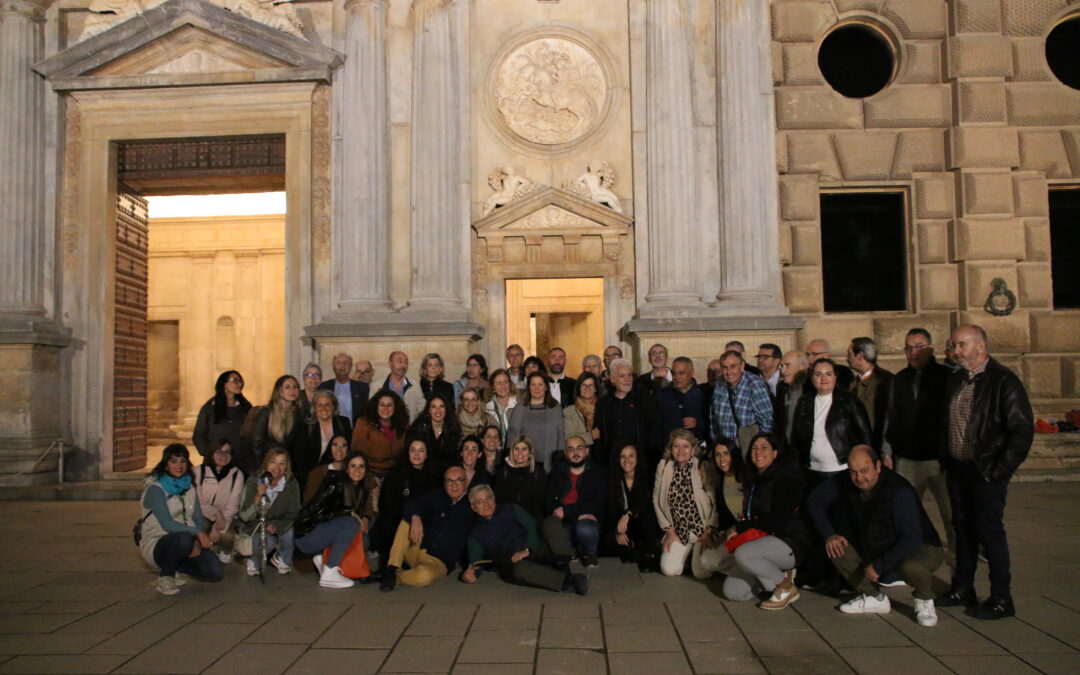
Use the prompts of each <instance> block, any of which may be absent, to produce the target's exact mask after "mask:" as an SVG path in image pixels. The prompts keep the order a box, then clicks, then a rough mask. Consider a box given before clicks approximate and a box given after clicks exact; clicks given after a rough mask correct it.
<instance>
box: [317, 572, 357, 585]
mask: <svg viewBox="0 0 1080 675" xmlns="http://www.w3.org/2000/svg"><path fill="white" fill-rule="evenodd" d="M355 583H356V582H355V581H353V580H352V579H350V578H348V577H347V576H345V575H343V574H342V573H341V568H340V567H324V568H323V570H322V572H321V573H320V574H319V585H320V586H322V587H324V588H350V587H352V586H353V585H354V584H355Z"/></svg>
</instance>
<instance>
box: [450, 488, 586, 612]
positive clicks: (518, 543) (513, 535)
mask: <svg viewBox="0 0 1080 675" xmlns="http://www.w3.org/2000/svg"><path fill="white" fill-rule="evenodd" d="M469 505H470V506H471V507H472V510H473V512H474V513H476V516H477V518H476V523H475V524H474V525H473V528H472V533H471V534H470V535H469V542H468V547H469V566H468V567H466V568H465V571H464V572H462V573H461V577H460V578H461V580H462V581H464V582H465V583H468V584H474V583H476V581H477V579H478V578H479V576H480V564H481V563H491V564H493V565H494V566H495V568H496V569H497V570H498V572H499V573H500V575H502V576H504V577H507V578H508V580H509V581H511V582H514V583H518V584H523V585H525V586H536V587H538V588H546V589H548V590H552V591H556V592H559V591H561V592H564V593H566V592H569V591H574V592H575V593H577V594H578V595H585V594H587V593H588V592H589V578H588V577H587V576H585V575H584V574H571V573H569V572H567V571H565V564H566V562H567V560H564V559H559V558H558V557H557V556H555V555H553V554H552V553H551V552H550V551H549V550H547V547H546V546H544V545H543V544H542V543H541V541H540V535H539V534H538V533H537V531H536V521H535V520H533V518H532V516H530V515H529V514H528V513H527V512H526V511H525V509H523V508H521V507H520V506H518V505H517V504H502V505H498V504H496V503H495V493H494V492H492V490H491V487H490V486H489V485H477V486H475V487H474V488H472V489H471V490H469Z"/></svg>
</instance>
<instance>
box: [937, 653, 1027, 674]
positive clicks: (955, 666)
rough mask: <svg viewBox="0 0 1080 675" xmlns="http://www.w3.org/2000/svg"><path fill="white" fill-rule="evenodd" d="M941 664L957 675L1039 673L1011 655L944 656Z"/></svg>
mask: <svg viewBox="0 0 1080 675" xmlns="http://www.w3.org/2000/svg"><path fill="white" fill-rule="evenodd" d="M940 659H941V662H942V663H944V664H945V665H946V666H947V667H948V668H949V669H951V670H952V671H953V672H955V673H957V675H997V674H1000V675H1026V674H1027V673H1032V674H1034V673H1038V672H1039V671H1038V670H1037V669H1035V668H1032V667H1031V666H1030V665H1028V664H1026V663H1024V662H1023V661H1021V660H1020V659H1018V658H1016V657H1015V656H1012V655H1011V654H1003V655H999V656H983V655H977V656H942V657H940Z"/></svg>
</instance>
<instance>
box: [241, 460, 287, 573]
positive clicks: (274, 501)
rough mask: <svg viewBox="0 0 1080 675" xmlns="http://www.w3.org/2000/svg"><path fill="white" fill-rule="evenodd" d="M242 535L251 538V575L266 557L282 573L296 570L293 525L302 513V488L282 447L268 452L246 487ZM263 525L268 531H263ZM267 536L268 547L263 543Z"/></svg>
mask: <svg viewBox="0 0 1080 675" xmlns="http://www.w3.org/2000/svg"><path fill="white" fill-rule="evenodd" d="M240 503H241V506H240V532H241V533H243V534H245V535H247V536H249V537H251V557H250V558H248V560H247V574H248V576H249V577H253V576H255V575H257V574H259V573H260V572H261V571H262V569H263V563H264V562H265V561H266V557H265V556H266V554H267V553H268V552H271V551H273V553H274V555H273V556H272V557H271V558H270V564H272V565H273V566H274V567H275V568H276V569H277V571H278V574H288V573H289V572H291V571H292V556H293V522H294V521H295V520H296V516H297V514H298V513H300V487H299V485H298V484H297V482H296V478H294V477H293V474H292V469H291V467H290V465H289V453H288V452H287V451H286V450H285V448H282V447H272V448H270V449H269V450H267V451H266V456H264V457H263V460H262V464H261V465H260V466H259V470H258V471H257V472H256V473H255V475H254V476H252V477H251V478H248V480H247V483H246V484H245V485H244V498H243V500H242V501H241V502H240ZM260 523H262V524H265V530H264V531H262V532H260V531H259V525H260ZM264 535H265V539H266V548H267V550H266V551H264V550H263V547H262V544H263V538H264Z"/></svg>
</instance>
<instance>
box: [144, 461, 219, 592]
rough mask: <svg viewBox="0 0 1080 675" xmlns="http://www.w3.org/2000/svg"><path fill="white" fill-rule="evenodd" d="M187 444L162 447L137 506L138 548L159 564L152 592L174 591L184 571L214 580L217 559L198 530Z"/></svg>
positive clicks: (203, 525) (203, 524)
mask: <svg viewBox="0 0 1080 675" xmlns="http://www.w3.org/2000/svg"><path fill="white" fill-rule="evenodd" d="M189 457H190V455H189V454H188V449H187V448H186V447H184V446H183V445H182V444H180V443H173V444H172V445H170V446H168V447H166V448H165V451H164V452H163V453H162V455H161V461H160V462H158V465H157V466H155V467H154V470H153V471H151V472H150V477H149V478H148V479H147V482H146V489H145V490H143V494H142V499H141V500H140V503H141V504H142V508H143V515H142V521H141V522H142V539H141V541H139V552H140V553H141V554H142V557H143V558H144V559H146V561H147V562H148V563H150V564H151V565H153V566H154V567H157V568H159V569H160V572H159V573H158V579H157V590H158V593H161V594H163V595H176V594H177V593H179V592H180V588H179V587H180V586H181V585H183V584H184V583H185V581H184V580H183V579H181V578H178V577H177V574H178V573H183V574H187V575H189V576H192V577H194V578H196V579H198V580H199V581H220V580H221V575H222V570H221V561H220V560H218V559H217V556H215V555H214V553H213V552H212V551H211V543H210V537H209V536H207V534H206V533H205V532H204V530H205V529H206V520H205V519H204V518H203V515H202V510H201V509H200V508H199V497H198V494H197V493H196V491H195V490H194V488H193V487H192V478H193V474H192V471H191V462H190V460H189Z"/></svg>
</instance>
